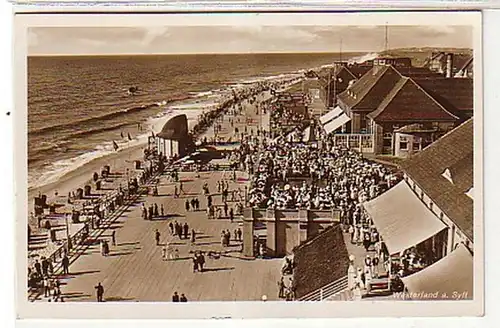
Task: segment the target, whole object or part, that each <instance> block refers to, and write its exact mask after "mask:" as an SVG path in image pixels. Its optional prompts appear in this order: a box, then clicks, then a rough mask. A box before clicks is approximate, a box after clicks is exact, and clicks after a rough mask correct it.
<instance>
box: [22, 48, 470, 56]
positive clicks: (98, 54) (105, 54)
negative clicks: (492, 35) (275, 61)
mask: <svg viewBox="0 0 500 328" xmlns="http://www.w3.org/2000/svg"><path fill="white" fill-rule="evenodd" d="M411 49H415V50H416V49H422V50H423V49H456V50H462V51H463V50H468V51H472V50H474V49H473V48H468V47H447V46H444V47H432V46H425V47H399V48H391V49H387V50H384V49H381V50H349V51H262V52H179V53H102V54H101V53H95V54H28V55H27V57H112V56H194V55H198V56H203V55H287V54H341V53H344V54H350V53H367V54H369V53H384V52H390V51H395V50H411Z"/></svg>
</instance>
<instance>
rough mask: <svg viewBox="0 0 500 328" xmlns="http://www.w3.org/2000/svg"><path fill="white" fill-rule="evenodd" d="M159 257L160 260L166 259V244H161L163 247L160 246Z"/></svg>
mask: <svg viewBox="0 0 500 328" xmlns="http://www.w3.org/2000/svg"><path fill="white" fill-rule="evenodd" d="M161 259H162V261H166V260H167V245H166V244H165V245H163V247H162V248H161Z"/></svg>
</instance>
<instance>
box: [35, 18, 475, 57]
mask: <svg viewBox="0 0 500 328" xmlns="http://www.w3.org/2000/svg"><path fill="white" fill-rule="evenodd" d="M472 33H473V32H472V27H470V26H447V25H429V26H423V25H420V26H389V27H388V48H389V49H391V48H392V49H394V48H403V47H456V48H472V44H473V40H472ZM341 44H342V51H344V52H364V51H367V52H373V51H375V52H376V51H381V50H384V49H385V27H384V26H257V25H253V26H148V27H31V28H29V29H28V55H113V54H199V53H249V52H252V53H270V52H339V49H340V47H341V46H340V45H341Z"/></svg>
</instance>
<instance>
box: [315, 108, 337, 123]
mask: <svg viewBox="0 0 500 328" xmlns="http://www.w3.org/2000/svg"><path fill="white" fill-rule="evenodd" d="M340 114H342V109H341V108H340V107H339V106H337V107H335V108H334V109H332V110H331V111H329V112H328V113H326V114H325V115H323V116H321V117H320V118H319V120H320V122H321V124H326V123H328V122H330V121H331V120H333V119H334V118H335V117H337V116H339V115H340Z"/></svg>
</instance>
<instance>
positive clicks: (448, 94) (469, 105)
mask: <svg viewBox="0 0 500 328" xmlns="http://www.w3.org/2000/svg"><path fill="white" fill-rule="evenodd" d="M416 81H417V83H418V84H419V85H420V86H422V88H423V89H424V90H425V91H427V92H428V93H429V94H430V95H431V96H432V97H434V98H435V99H436V100H437V101H439V102H440V103H441V104H443V106H445V107H446V108H447V109H449V110H450V111H453V112H454V113H455V114H457V113H460V112H461V111H472V110H473V109H474V81H473V79H469V78H439V79H422V80H416Z"/></svg>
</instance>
